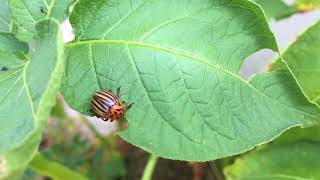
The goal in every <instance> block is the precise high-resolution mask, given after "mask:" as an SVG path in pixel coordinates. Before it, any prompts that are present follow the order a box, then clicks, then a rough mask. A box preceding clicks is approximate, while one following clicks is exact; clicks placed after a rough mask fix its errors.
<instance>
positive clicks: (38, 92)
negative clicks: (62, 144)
mask: <svg viewBox="0 0 320 180" xmlns="http://www.w3.org/2000/svg"><path fill="white" fill-rule="evenodd" d="M9 38H11V40H13V41H2V40H3V38H1V39H0V40H1V41H0V44H1V46H0V47H11V48H13V50H9V49H8V50H7V51H4V53H5V52H7V53H8V57H16V59H14V58H12V59H14V60H16V61H17V66H9V67H11V68H9V69H8V70H7V71H4V72H0V94H1V95H2V97H1V103H0V122H1V130H0V157H1V159H0V161H1V166H2V167H3V168H0V169H1V172H0V175H4V176H5V175H8V173H10V172H11V171H13V170H16V169H19V168H22V167H23V166H25V165H26V164H27V163H28V162H29V161H30V160H31V159H32V157H33V155H34V154H35V152H37V148H38V145H39V143H40V140H41V133H42V129H43V128H44V126H45V125H46V124H47V119H48V116H49V113H50V110H51V108H52V106H53V105H54V103H55V95H56V92H57V90H58V88H59V85H60V79H61V76H62V74H63V70H64V69H63V68H64V59H63V43H62V38H61V33H60V31H59V23H58V22H57V21H55V20H52V19H48V20H43V21H40V22H38V23H37V25H36V34H35V39H36V41H35V49H34V50H32V51H31V58H30V60H26V59H22V58H20V59H19V57H20V56H16V54H15V53H18V54H24V53H26V52H25V50H26V49H25V48H26V45H25V44H23V43H19V42H18V41H17V40H14V39H13V37H12V36H11V37H10V35H9ZM0 57H1V59H0V63H1V64H0V65H1V66H2V65H3V63H5V62H7V61H11V59H3V57H2V56H0ZM24 58H28V57H27V56H24ZM28 59H29V58H28ZM18 60H20V61H18ZM7 64H8V63H7ZM9 64H10V63H9Z"/></svg>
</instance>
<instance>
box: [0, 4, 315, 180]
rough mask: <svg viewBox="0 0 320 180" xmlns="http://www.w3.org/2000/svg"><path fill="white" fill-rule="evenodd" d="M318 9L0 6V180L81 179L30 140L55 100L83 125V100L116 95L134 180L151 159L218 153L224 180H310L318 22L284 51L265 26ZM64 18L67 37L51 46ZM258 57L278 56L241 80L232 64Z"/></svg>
mask: <svg viewBox="0 0 320 180" xmlns="http://www.w3.org/2000/svg"><path fill="white" fill-rule="evenodd" d="M319 7H320V4H319V2H318V1H317V0H313V1H312V0H311V1H310V0H309V1H308V0H296V1H295V2H294V4H291V5H288V4H286V3H284V2H282V1H280V0H256V1H250V0H192V1H190V0H175V1H171V0H160V1H159V0H78V1H71V0H59V1H55V0H44V1H40V0H0V94H1V96H0V98H1V101H0V122H1V128H0V177H2V178H8V179H13V178H19V177H20V175H21V173H22V172H23V171H24V170H25V168H26V167H31V168H32V169H34V170H35V171H36V172H38V173H40V174H42V175H46V176H49V177H51V178H53V179H87V178H91V177H86V176H85V175H81V174H80V173H78V172H76V171H72V170H71V169H69V168H67V167H64V166H63V165H62V164H58V163H56V162H51V161H49V160H48V159H46V158H45V157H44V156H42V155H41V153H39V151H38V147H39V144H40V142H41V139H42V133H43V131H44V129H45V127H46V126H47V122H48V118H49V116H50V112H51V110H52V108H53V106H54V105H55V99H56V94H57V92H58V91H59V92H60V93H61V94H62V96H63V98H64V100H65V101H66V103H67V104H68V105H69V106H70V107H71V108H73V109H75V110H76V111H78V112H80V113H82V114H83V115H87V116H95V113H94V111H92V107H91V104H90V103H91V99H92V97H93V95H94V94H95V93H96V92H97V91H99V90H112V91H114V92H115V91H116V89H117V88H118V87H120V86H121V94H120V98H121V100H124V101H126V102H132V103H134V105H133V106H132V107H131V109H130V110H129V111H127V112H126V115H125V120H124V119H123V121H126V122H127V123H128V127H127V128H126V129H125V130H121V131H118V132H117V133H116V134H117V135H119V136H120V137H121V138H122V139H124V140H125V141H126V142H128V143H130V144H133V145H135V146H137V147H139V148H142V149H143V150H145V151H147V152H149V153H150V154H151V155H150V159H149V161H148V164H147V165H146V168H145V173H144V175H143V177H142V178H143V179H151V178H152V171H153V169H154V166H155V164H156V161H157V159H158V157H161V158H165V159H171V160H183V161H196V162H205V161H212V160H217V159H220V160H221V159H222V160H224V159H226V158H227V157H230V156H234V157H233V160H234V161H235V162H234V163H231V164H228V165H226V166H222V167H221V168H220V171H221V173H224V178H226V179H249V178H250V179H274V178H275V179H281V178H283V179H286V178H287V179H290V178H292V179H298V178H306V179H308V178H313V179H320V174H319V172H318V171H317V169H319V167H320V164H319V161H318V159H319V156H318V152H319V150H320V143H319V140H320V139H319V129H318V125H319V122H320V109H319V107H320V79H319V77H320V70H319V68H320V52H319V48H320V22H319V21H318V22H316V23H315V24H314V25H312V26H311V27H309V28H308V29H307V30H306V31H305V32H304V33H302V34H301V35H300V36H299V37H298V38H297V40H296V41H295V42H294V43H293V44H291V45H290V46H289V47H288V48H287V49H286V50H284V51H280V50H279V48H278V45H277V41H276V39H275V36H274V34H273V33H272V31H271V29H270V27H269V23H268V20H270V19H282V18H286V17H288V16H290V15H293V14H295V13H299V12H302V11H303V12H304V11H309V10H313V9H317V8H319ZM67 18H68V19H69V21H70V23H71V25H72V28H73V32H74V35H75V38H74V39H73V40H72V41H71V42H68V43H63V41H62V33H61V32H62V30H63V29H62V28H61V25H60V24H61V21H63V20H65V19H67ZM288 31H290V29H288ZM261 49H270V50H272V51H274V52H276V53H277V54H278V56H277V57H275V59H274V61H273V63H272V64H270V65H269V69H268V71H266V72H262V73H259V74H256V75H254V76H253V77H252V78H251V79H249V80H245V79H244V78H242V77H241V76H240V74H239V71H240V68H241V66H242V64H243V62H244V61H245V59H246V58H247V57H248V56H250V55H251V54H253V53H255V52H257V51H259V50H261ZM105 123H109V122H105ZM285 131H286V132H285ZM280 134H283V135H281V136H280ZM278 136H280V138H277V137H278ZM275 138H277V139H275ZM271 141H272V143H268V142H271ZM262 144H265V145H264V146H259V145H262ZM256 146H259V148H255V147H256ZM254 148H255V149H254ZM252 149H254V150H252ZM249 150H252V151H250V152H249V153H245V152H247V151H249ZM243 153H244V154H243ZM240 154H242V155H241V156H237V155H240ZM266 168H267V169H268V170H267V169H266ZM222 171H223V172H222ZM129 179H130V177H129Z"/></svg>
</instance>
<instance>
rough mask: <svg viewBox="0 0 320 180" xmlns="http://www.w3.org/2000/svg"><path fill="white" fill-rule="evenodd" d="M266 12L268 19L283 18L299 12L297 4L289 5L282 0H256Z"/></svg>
mask: <svg viewBox="0 0 320 180" xmlns="http://www.w3.org/2000/svg"><path fill="white" fill-rule="evenodd" d="M254 1H255V2H256V3H258V4H259V5H260V6H261V7H262V9H263V11H264V12H265V13H266V16H267V18H268V19H272V18H274V19H282V18H286V17H288V16H290V15H292V14H294V13H296V12H297V9H296V7H295V6H293V5H292V6H289V5H287V4H286V3H284V2H283V1H282V0H254Z"/></svg>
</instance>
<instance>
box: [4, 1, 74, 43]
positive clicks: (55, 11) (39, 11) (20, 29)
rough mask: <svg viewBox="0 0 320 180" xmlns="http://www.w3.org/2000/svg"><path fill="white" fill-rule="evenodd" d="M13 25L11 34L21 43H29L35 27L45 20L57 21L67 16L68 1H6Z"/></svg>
mask: <svg viewBox="0 0 320 180" xmlns="http://www.w3.org/2000/svg"><path fill="white" fill-rule="evenodd" d="M8 1H9V5H10V9H11V12H12V19H13V22H14V24H15V28H14V30H13V32H14V33H15V34H16V37H17V38H18V39H20V40H22V41H29V40H31V39H32V38H33V35H34V33H35V25H36V23H37V22H38V21H40V20H43V19H46V18H51V17H52V18H55V19H57V20H59V21H61V20H63V19H64V18H66V17H67V15H68V8H69V0H8Z"/></svg>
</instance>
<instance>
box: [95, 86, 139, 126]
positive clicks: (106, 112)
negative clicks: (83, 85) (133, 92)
mask: <svg viewBox="0 0 320 180" xmlns="http://www.w3.org/2000/svg"><path fill="white" fill-rule="evenodd" d="M119 95H120V87H119V88H118V89H117V94H116V95H114V94H112V91H111V90H109V91H106V90H101V91H98V92H96V94H95V95H94V96H93V98H92V100H91V107H92V110H93V111H94V112H95V113H96V116H97V117H98V118H101V119H102V120H104V121H109V120H110V122H112V121H114V120H118V119H121V118H123V117H124V115H125V113H126V111H127V110H128V109H130V107H131V106H132V104H133V103H131V104H129V105H127V104H126V102H124V101H121V100H120V98H119Z"/></svg>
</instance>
